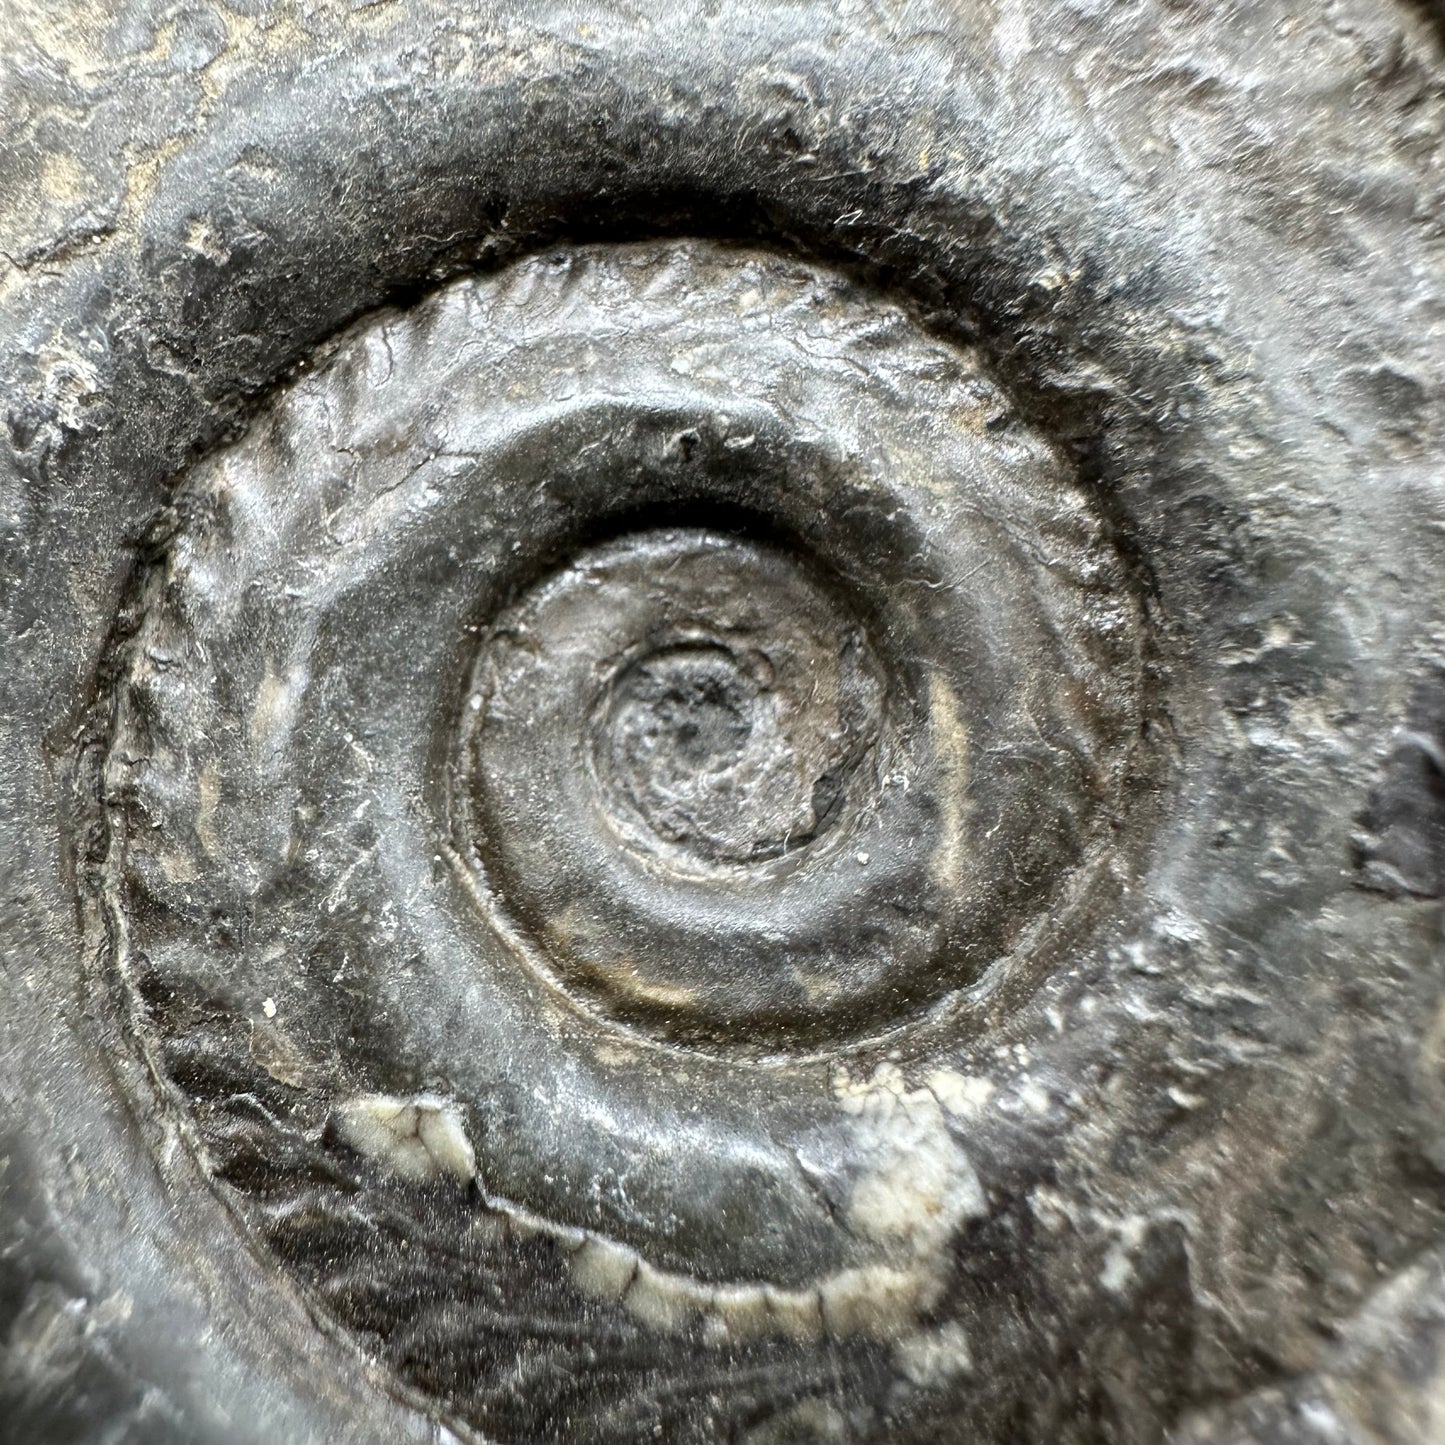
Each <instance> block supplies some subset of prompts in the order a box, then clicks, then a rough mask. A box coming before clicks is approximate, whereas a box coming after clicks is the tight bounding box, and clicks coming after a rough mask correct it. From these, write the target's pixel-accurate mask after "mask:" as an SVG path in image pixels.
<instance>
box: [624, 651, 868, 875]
mask: <svg viewBox="0 0 1445 1445" xmlns="http://www.w3.org/2000/svg"><path fill="white" fill-rule="evenodd" d="M780 661H781V662H782V665H783V667H784V668H785V669H786V668H787V666H788V664H789V663H790V662H792V663H794V664H795V665H801V666H806V663H807V660H806V659H794V658H785V659H780ZM777 670H778V669H777V667H776V666H775V663H774V660H773V659H772V658H770V657H769V656H768V655H767V653H766V652H764V651H763V650H761V649H753V650H749V651H745V652H737V651H734V650H732V649H731V648H729V647H728V646H726V645H725V644H722V643H719V642H713V641H709V642H703V643H689V644H682V645H678V646H673V647H665V648H661V649H659V650H657V651H655V652H651V653H648V654H645V655H644V656H642V657H640V658H638V659H637V660H636V661H634V662H633V663H631V664H630V665H629V666H628V667H626V668H625V669H624V670H623V672H622V673H621V675H620V676H619V677H618V679H617V681H616V683H615V685H614V687H613V689H612V695H611V699H610V701H611V706H610V708H609V709H608V713H607V718H606V726H605V730H604V731H605V734H606V745H607V747H606V763H607V765H608V767H609V768H610V774H611V780H612V785H613V790H614V792H615V793H616V794H617V795H618V797H619V800H620V801H621V802H623V803H624V805H625V806H627V807H629V808H630V809H631V810H632V811H633V812H634V813H635V814H636V815H637V817H638V818H640V819H641V821H643V822H644V823H646V825H647V826H648V827H649V828H650V829H651V830H652V832H653V833H655V834H656V835H657V837H658V838H660V839H662V840H663V841H665V842H667V843H670V844H672V845H674V846H676V847H679V848H682V849H686V850H687V851H688V852H691V853H693V854H696V855H697V856H698V857H700V858H703V859H706V860H708V861H711V862H728V863H749V862H756V861H758V860H760V859H764V858H774V857H777V856H778V855H780V854H782V853H785V852H787V851H788V850H789V849H790V848H794V847H799V846H801V845H802V844H804V843H807V842H810V841H811V840H812V839H813V838H814V837H815V836H816V835H817V834H818V832H819V831H820V829H821V828H822V827H823V826H824V825H825V824H826V822H827V820H828V818H829V814H830V804H831V803H832V802H833V801H835V800H836V797H837V792H838V787H837V782H836V770H837V768H838V766H839V764H840V762H841V761H842V759H841V758H840V757H839V755H838V753H839V748H838V744H839V743H840V742H841V740H842V737H841V730H840V729H839V728H836V727H835V728H831V729H827V728H824V729H812V730H811V733H810V730H808V729H806V728H804V729H801V730H797V729H794V728H791V727H790V726H789V723H790V721H793V719H791V718H790V716H789V713H790V708H789V706H788V700H787V697H786V695H785V694H780V692H779V690H778V688H777V687H775V685H774V682H775V677H776V674H777ZM799 731H801V732H802V734H803V735H802V736H798V735H797V734H798V732H799ZM830 784H831V786H830Z"/></svg>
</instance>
